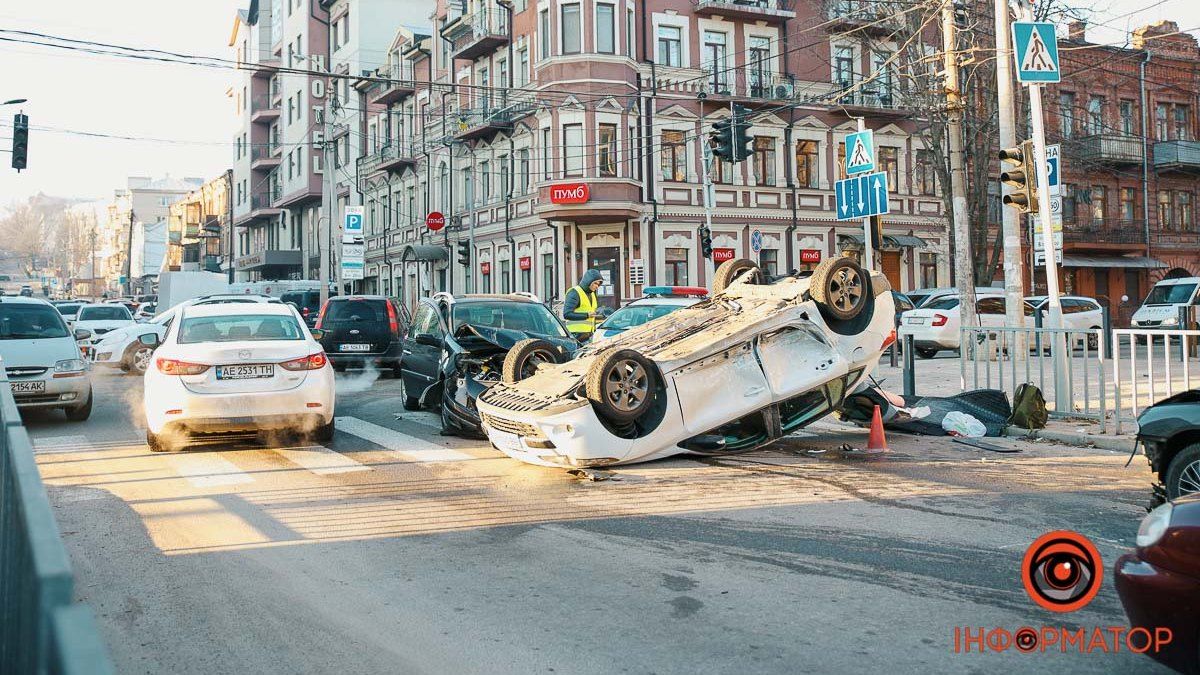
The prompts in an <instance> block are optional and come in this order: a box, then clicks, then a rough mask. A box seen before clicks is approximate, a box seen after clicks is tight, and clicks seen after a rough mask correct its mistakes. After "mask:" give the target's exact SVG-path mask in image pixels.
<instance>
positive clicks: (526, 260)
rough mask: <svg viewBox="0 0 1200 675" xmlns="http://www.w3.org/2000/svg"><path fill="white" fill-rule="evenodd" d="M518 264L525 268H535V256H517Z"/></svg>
mask: <svg viewBox="0 0 1200 675" xmlns="http://www.w3.org/2000/svg"><path fill="white" fill-rule="evenodd" d="M517 266H518V267H519V268H521V269H523V270H531V269H533V258H531V257H529V256H521V257H520V258H517Z"/></svg>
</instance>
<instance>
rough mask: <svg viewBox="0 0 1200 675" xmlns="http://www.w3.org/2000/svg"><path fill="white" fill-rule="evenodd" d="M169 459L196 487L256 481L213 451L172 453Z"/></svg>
mask: <svg viewBox="0 0 1200 675" xmlns="http://www.w3.org/2000/svg"><path fill="white" fill-rule="evenodd" d="M167 461H168V462H170V463H171V465H172V466H173V467H175V472H176V473H178V474H179V475H180V476H183V477H184V478H186V479H187V480H188V482H189V483H191V484H192V485H194V486H195V487H217V486H220V485H239V484H241V483H252V482H254V479H253V478H251V477H250V476H249V475H248V474H246V472H245V471H242V470H241V469H239V468H238V466H237V465H236V464H234V463H233V462H231V461H229V460H227V459H225V458H224V457H221V456H220V455H218V454H216V453H212V452H197V453H183V454H171V455H168V456H167Z"/></svg>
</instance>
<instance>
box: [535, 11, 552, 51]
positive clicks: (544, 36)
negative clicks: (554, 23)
mask: <svg viewBox="0 0 1200 675" xmlns="http://www.w3.org/2000/svg"><path fill="white" fill-rule="evenodd" d="M538 38H539V40H538V48H539V49H540V52H539V53H538V58H540V59H542V60H545V59H548V58H550V10H548V9H543V10H542V11H541V12H538Z"/></svg>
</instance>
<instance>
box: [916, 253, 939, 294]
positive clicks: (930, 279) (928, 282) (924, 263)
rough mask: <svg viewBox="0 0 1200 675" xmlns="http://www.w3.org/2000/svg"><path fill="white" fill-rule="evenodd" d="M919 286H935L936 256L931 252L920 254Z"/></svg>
mask: <svg viewBox="0 0 1200 675" xmlns="http://www.w3.org/2000/svg"><path fill="white" fill-rule="evenodd" d="M920 260H921V275H920V276H921V287H922V288H936V287H937V285H938V283H937V258H936V257H935V256H934V254H933V253H922V254H921V258H920Z"/></svg>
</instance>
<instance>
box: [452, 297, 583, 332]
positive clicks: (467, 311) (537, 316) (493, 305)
mask: <svg viewBox="0 0 1200 675" xmlns="http://www.w3.org/2000/svg"><path fill="white" fill-rule="evenodd" d="M468 324H469V325H472V326H481V327H483V326H486V327H490V328H507V329H509V330H519V331H524V332H526V333H533V334H535V335H551V336H555V337H564V338H565V337H567V332H566V330H564V329H563V327H562V325H561V324H559V323H558V322H557V321H555V320H554V315H553V314H551V313H550V310H548V309H546V306H545V305H542V304H539V303H536V302H470V303H460V304H456V305H455V306H454V330H453V332H454V333H458V331H459V329H460V328H462V327H463V326H464V325H468Z"/></svg>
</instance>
